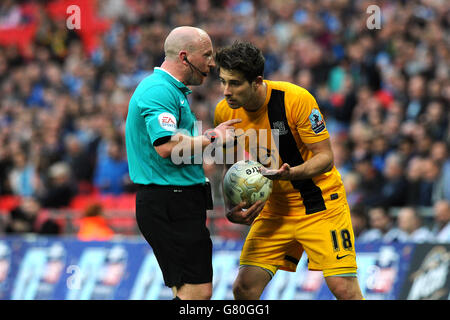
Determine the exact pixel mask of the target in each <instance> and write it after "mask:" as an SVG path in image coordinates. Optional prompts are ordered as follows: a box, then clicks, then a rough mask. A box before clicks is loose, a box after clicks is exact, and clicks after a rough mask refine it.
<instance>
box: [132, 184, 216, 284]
mask: <svg viewBox="0 0 450 320" xmlns="http://www.w3.org/2000/svg"><path fill="white" fill-rule="evenodd" d="M206 196H207V195H206V192H205V187H204V186H201V185H198V186H189V187H179V186H157V185H148V186H143V185H140V186H139V189H138V191H137V194H136V220H137V224H138V226H139V229H140V231H141V233H142V234H143V236H144V238H145V239H146V240H147V242H148V243H149V244H150V246H151V247H152V249H153V253H154V254H155V257H156V259H157V261H158V264H159V266H160V268H161V271H162V274H163V277H164V283H165V285H166V286H168V287H173V286H176V287H180V286H181V285H183V284H185V283H188V284H201V283H208V282H212V273H213V271H212V242H211V238H210V234H209V230H208V228H207V227H206V200H207V199H206Z"/></svg>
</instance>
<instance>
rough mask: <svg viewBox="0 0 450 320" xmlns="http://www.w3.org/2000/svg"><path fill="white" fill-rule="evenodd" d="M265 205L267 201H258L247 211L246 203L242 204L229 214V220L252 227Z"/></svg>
mask: <svg viewBox="0 0 450 320" xmlns="http://www.w3.org/2000/svg"><path fill="white" fill-rule="evenodd" d="M265 204H266V202H265V201H261V200H258V201H256V202H255V203H254V204H253V205H252V206H251V207H250V208H248V209H245V208H244V207H245V205H246V203H245V202H241V203H240V204H238V205H237V206H235V207H234V208H232V209H231V210H229V211H228V212H227V219H228V220H229V221H230V222H233V223H239V224H246V225H251V224H252V223H253V220H255V219H256V217H257V216H258V215H259V213H260V212H261V211H262V209H263V208H264V205H265Z"/></svg>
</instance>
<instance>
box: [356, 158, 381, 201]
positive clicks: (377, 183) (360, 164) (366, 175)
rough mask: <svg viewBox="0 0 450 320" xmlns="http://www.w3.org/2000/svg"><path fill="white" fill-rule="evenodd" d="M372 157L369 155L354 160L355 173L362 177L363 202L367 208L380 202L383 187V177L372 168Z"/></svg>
mask: <svg viewBox="0 0 450 320" xmlns="http://www.w3.org/2000/svg"><path fill="white" fill-rule="evenodd" d="M371 160H372V159H371V157H370V155H368V154H365V155H362V156H361V157H358V158H356V159H354V168H355V172H356V173H357V174H358V175H359V176H360V179H361V181H360V192H361V193H362V199H361V201H362V202H363V203H365V204H366V205H367V206H374V205H377V204H378V203H379V202H380V200H379V199H380V195H379V194H380V190H381V188H382V186H383V176H382V175H381V173H380V172H379V171H378V170H377V169H376V168H375V167H374V166H372V161H371Z"/></svg>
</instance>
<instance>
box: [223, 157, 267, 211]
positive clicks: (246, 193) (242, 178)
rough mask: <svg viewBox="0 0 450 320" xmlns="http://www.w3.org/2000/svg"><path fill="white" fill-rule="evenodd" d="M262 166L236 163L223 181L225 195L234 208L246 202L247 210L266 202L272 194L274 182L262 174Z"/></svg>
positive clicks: (253, 163)
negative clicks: (258, 203) (258, 202)
mask: <svg viewBox="0 0 450 320" xmlns="http://www.w3.org/2000/svg"><path fill="white" fill-rule="evenodd" d="M262 167H263V165H262V164H260V163H258V162H255V161H251V160H241V161H238V162H236V163H235V164H234V165H233V166H232V167H231V168H230V169H228V171H227V172H226V174H225V177H224V179H223V188H224V193H225V196H226V197H227V199H228V200H229V201H230V202H231V204H232V205H233V206H235V205H237V204H239V203H241V202H243V201H245V202H246V206H245V208H249V207H251V206H252V205H253V204H254V203H255V202H256V201H258V200H261V201H266V200H267V199H268V198H269V196H270V193H271V192H272V185H273V183H272V180H270V179H267V178H266V177H264V176H263V175H262V174H261V168H262Z"/></svg>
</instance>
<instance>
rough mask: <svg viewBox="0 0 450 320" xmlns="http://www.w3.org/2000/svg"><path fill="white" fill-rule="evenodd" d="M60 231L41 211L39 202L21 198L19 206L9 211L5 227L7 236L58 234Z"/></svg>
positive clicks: (56, 224) (31, 198) (29, 198)
mask: <svg viewBox="0 0 450 320" xmlns="http://www.w3.org/2000/svg"><path fill="white" fill-rule="evenodd" d="M60 231H61V228H60V226H59V224H58V223H56V222H55V221H54V220H53V219H51V218H50V217H48V215H46V214H45V212H43V211H42V207H41V205H40V203H39V201H38V200H37V199H36V198H33V197H23V198H21V201H20V204H19V206H17V207H15V208H14V209H12V210H11V211H10V213H9V217H8V219H7V220H6V226H5V232H6V233H8V234H23V233H39V234H59V233H60Z"/></svg>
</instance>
